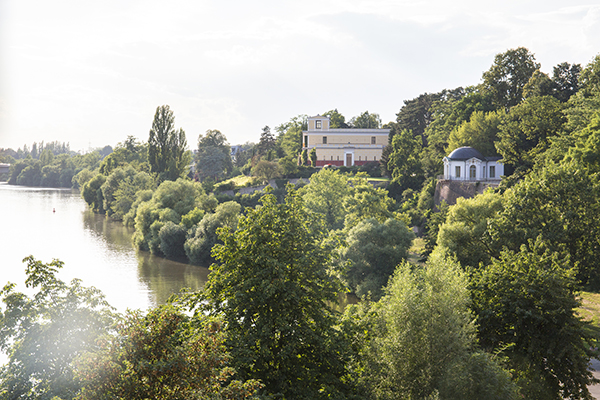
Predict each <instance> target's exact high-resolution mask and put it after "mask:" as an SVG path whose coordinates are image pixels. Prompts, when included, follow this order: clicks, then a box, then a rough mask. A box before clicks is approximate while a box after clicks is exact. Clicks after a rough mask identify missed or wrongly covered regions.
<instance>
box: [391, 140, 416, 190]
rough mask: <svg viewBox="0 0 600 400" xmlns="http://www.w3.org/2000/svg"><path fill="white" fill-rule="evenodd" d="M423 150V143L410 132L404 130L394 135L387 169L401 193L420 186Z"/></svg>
mask: <svg viewBox="0 0 600 400" xmlns="http://www.w3.org/2000/svg"><path fill="white" fill-rule="evenodd" d="M421 149H422V145H421V141H420V140H419V138H418V137H414V136H413V135H412V134H411V133H410V132H409V131H407V130H403V131H402V132H400V133H398V134H396V135H394V137H393V139H392V143H391V152H390V155H389V159H388V163H387V169H388V171H390V173H391V175H392V179H393V180H394V182H396V183H397V184H398V185H399V186H400V191H404V190H406V189H408V188H412V189H416V188H417V187H418V186H419V181H420V180H422V173H421V162H420V158H419V153H420V151H421Z"/></svg>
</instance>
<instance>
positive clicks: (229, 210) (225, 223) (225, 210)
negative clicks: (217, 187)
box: [184, 201, 242, 266]
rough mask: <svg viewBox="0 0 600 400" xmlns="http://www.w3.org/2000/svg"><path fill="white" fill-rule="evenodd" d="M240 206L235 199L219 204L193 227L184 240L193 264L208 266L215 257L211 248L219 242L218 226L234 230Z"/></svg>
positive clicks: (186, 251) (187, 253) (186, 252)
mask: <svg viewBox="0 0 600 400" xmlns="http://www.w3.org/2000/svg"><path fill="white" fill-rule="evenodd" d="M241 208H242V207H241V206H240V205H239V204H238V203H236V202H235V201H227V202H225V203H222V204H219V205H218V206H217V209H216V210H215V212H214V213H211V214H206V215H205V216H204V217H203V218H202V221H200V223H199V224H198V225H197V226H195V227H193V228H192V230H191V231H190V233H189V235H188V238H187V240H186V241H185V246H184V247H185V254H186V255H187V257H188V258H189V260H190V261H191V262H192V263H193V264H197V265H203V266H208V265H210V264H211V263H212V262H214V261H215V259H214V258H213V257H212V256H211V249H212V248H213V246H214V245H215V244H217V243H220V242H219V239H218V234H217V231H218V230H219V228H226V229H229V230H230V231H233V230H235V228H236V227H237V221H238V218H239V215H240V211H241Z"/></svg>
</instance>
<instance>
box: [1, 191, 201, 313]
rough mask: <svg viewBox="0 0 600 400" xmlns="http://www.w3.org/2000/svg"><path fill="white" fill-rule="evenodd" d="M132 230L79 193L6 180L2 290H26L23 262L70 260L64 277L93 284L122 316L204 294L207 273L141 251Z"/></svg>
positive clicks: (2, 194)
mask: <svg viewBox="0 0 600 400" xmlns="http://www.w3.org/2000/svg"><path fill="white" fill-rule="evenodd" d="M132 234H133V230H132V229H131V228H127V227H125V226H123V224H121V223H120V222H116V221H112V220H110V219H108V218H105V217H104V216H102V215H96V214H94V213H93V212H92V211H90V210H89V209H88V208H87V205H86V204H85V202H84V201H83V199H81V197H80V195H79V192H77V191H75V190H71V189H46V188H31V187H23V186H13V185H8V184H6V183H3V182H0V287H1V286H4V284H6V283H7V282H8V281H10V282H13V283H16V284H17V288H16V289H17V290H19V291H25V292H26V290H25V287H24V279H25V264H24V263H23V262H22V260H23V258H25V257H27V256H29V255H33V256H34V257H35V258H36V259H38V260H41V261H42V262H50V261H52V259H54V258H57V259H59V260H61V261H63V262H64V267H63V268H62V269H61V270H60V273H59V275H58V277H59V278H60V279H62V280H63V281H65V282H68V281H70V280H71V279H73V278H79V279H81V280H82V281H83V285H85V286H95V287H96V288H98V289H100V290H102V292H103V293H104V294H105V295H106V298H107V301H108V302H109V303H110V304H111V305H112V306H114V307H116V308H117V310H118V311H121V312H122V311H125V310H126V309H128V308H130V309H147V308H149V307H152V306H155V305H157V304H162V303H164V302H165V301H166V299H168V298H169V296H170V295H171V294H172V293H176V292H178V291H179V290H180V289H181V288H185V287H187V288H191V289H194V290H196V289H200V288H202V287H203V286H204V283H205V282H206V280H207V276H208V269H207V268H203V267H197V266H193V265H189V264H183V263H179V262H175V261H170V260H165V259H163V258H160V257H155V256H153V255H152V254H150V253H148V252H144V251H138V250H135V249H134V248H133V246H132V243H131V235H132Z"/></svg>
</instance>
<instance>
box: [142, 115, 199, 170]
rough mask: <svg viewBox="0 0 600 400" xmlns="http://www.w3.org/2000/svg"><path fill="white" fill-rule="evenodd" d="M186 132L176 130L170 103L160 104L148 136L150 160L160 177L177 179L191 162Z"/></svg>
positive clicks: (152, 168)
mask: <svg viewBox="0 0 600 400" xmlns="http://www.w3.org/2000/svg"><path fill="white" fill-rule="evenodd" d="M186 149H187V140H186V138H185V132H184V131H183V129H181V128H179V129H178V130H175V116H174V115H173V111H171V108H170V107H169V106H168V105H164V106H159V107H157V108H156V113H155V114H154V121H153V122H152V129H150V137H149V138H148V162H149V163H150V167H151V171H152V172H154V173H156V174H158V176H159V179H160V180H161V181H163V180H176V179H177V178H178V177H179V176H181V175H182V174H183V173H184V172H185V170H186V168H187V165H188V164H189V161H190V157H189V155H188V153H187V151H186Z"/></svg>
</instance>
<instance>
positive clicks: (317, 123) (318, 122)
mask: <svg viewBox="0 0 600 400" xmlns="http://www.w3.org/2000/svg"><path fill="white" fill-rule="evenodd" d="M315 129H321V120H320V119H318V120H316V121H315Z"/></svg>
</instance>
